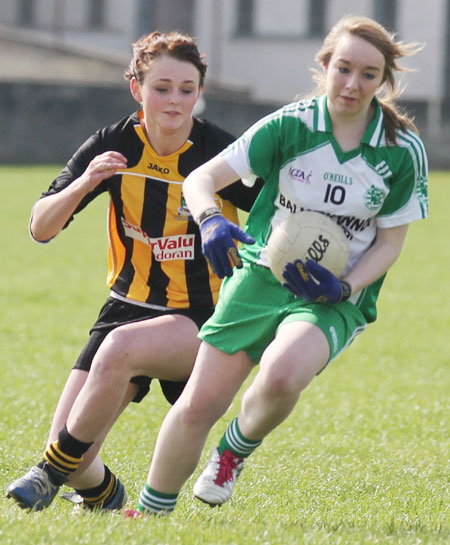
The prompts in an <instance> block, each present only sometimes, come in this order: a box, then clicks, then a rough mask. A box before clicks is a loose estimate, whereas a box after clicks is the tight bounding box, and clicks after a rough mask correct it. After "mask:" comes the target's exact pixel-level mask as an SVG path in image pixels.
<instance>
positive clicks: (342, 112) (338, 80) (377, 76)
mask: <svg viewBox="0 0 450 545" xmlns="http://www.w3.org/2000/svg"><path fill="white" fill-rule="evenodd" d="M384 66H385V59H384V56H383V54H382V53H381V51H380V50H379V49H377V48H376V47H375V46H373V45H372V44H371V43H369V42H367V41H366V40H363V39H362V38H359V37H358V36H353V35H351V34H346V35H344V36H342V37H341V39H340V40H339V41H338V43H337V46H336V49H335V50H334V53H333V55H332V56H331V59H330V62H329V63H328V65H327V66H326V67H325V70H326V92H327V96H328V108H329V110H330V114H331V116H332V117H333V116H334V117H337V118H338V119H339V118H342V117H345V118H347V117H355V118H359V117H361V116H365V115H367V112H368V110H369V107H370V103H371V101H372V99H373V97H374V96H375V92H376V90H377V89H378V87H379V86H380V85H381V84H382V83H383V74H384Z"/></svg>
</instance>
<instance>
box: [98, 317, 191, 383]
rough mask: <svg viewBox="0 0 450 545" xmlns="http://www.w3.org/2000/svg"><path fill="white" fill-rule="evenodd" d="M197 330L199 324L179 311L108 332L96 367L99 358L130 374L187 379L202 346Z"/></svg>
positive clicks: (168, 378) (167, 378) (100, 349)
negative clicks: (178, 312)
mask: <svg viewBox="0 0 450 545" xmlns="http://www.w3.org/2000/svg"><path fill="white" fill-rule="evenodd" d="M197 333H198V327H197V325H196V324H195V323H194V322H193V321H192V320H191V319H190V318H187V317H186V316H182V315H179V314H170V315H163V316H159V317H157V318H151V319H148V320H142V321H140V322H133V323H129V324H126V325H123V326H120V327H118V328H116V329H114V330H113V331H111V332H110V333H109V334H108V335H107V337H106V338H105V340H104V341H103V343H102V345H101V346H100V348H99V350H98V351H97V354H96V355H95V357H94V361H93V366H95V365H98V363H97V362H98V361H102V362H109V365H115V364H116V365H117V366H120V368H121V369H123V370H124V371H125V372H128V373H129V374H130V376H136V375H148V376H151V377H153V378H161V379H166V380H184V379H186V378H187V377H188V376H189V374H190V372H191V370H192V367H193V365H194V361H195V357H196V355H197V351H198V347H199V346H200V340H199V339H198V338H197Z"/></svg>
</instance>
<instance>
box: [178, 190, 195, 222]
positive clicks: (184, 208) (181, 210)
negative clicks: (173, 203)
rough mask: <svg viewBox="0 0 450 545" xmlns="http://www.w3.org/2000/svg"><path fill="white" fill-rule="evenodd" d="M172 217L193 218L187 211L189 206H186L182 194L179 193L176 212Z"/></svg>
mask: <svg viewBox="0 0 450 545" xmlns="http://www.w3.org/2000/svg"><path fill="white" fill-rule="evenodd" d="M174 218H175V219H176V220H180V221H188V220H191V219H193V218H192V214H191V213H190V212H189V208H188V207H187V204H186V201H185V199H184V195H183V194H181V203H180V206H179V207H178V208H177V213H176V215H174Z"/></svg>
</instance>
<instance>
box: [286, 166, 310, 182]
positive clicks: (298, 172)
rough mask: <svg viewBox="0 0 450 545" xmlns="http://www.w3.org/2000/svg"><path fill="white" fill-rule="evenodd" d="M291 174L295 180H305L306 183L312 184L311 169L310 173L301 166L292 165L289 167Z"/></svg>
mask: <svg viewBox="0 0 450 545" xmlns="http://www.w3.org/2000/svg"><path fill="white" fill-rule="evenodd" d="M289 176H290V177H291V178H292V179H293V180H297V181H299V182H305V183H306V184H310V183H311V176H312V171H310V172H309V174H306V172H305V171H304V170H302V169H301V168H293V167H290V168H289Z"/></svg>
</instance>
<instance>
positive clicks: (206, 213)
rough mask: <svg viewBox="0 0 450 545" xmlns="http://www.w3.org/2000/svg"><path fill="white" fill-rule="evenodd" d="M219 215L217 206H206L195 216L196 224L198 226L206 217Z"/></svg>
mask: <svg viewBox="0 0 450 545" xmlns="http://www.w3.org/2000/svg"><path fill="white" fill-rule="evenodd" d="M220 215H221V214H220V210H219V209H218V208H217V206H214V207H212V208H207V209H206V210H204V211H203V212H202V213H201V214H200V216H199V217H198V218H197V225H199V226H200V225H201V224H202V223H203V222H204V221H206V220H207V219H209V218H212V217H213V216H220Z"/></svg>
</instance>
